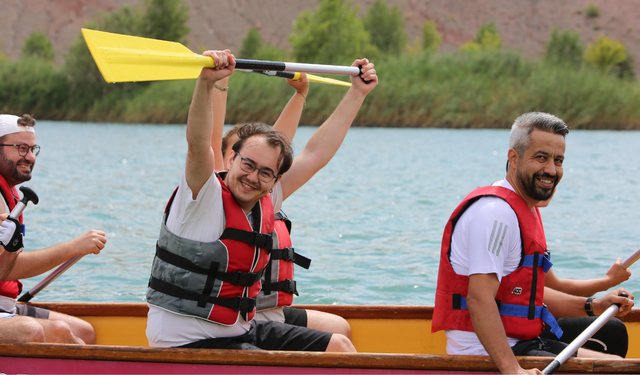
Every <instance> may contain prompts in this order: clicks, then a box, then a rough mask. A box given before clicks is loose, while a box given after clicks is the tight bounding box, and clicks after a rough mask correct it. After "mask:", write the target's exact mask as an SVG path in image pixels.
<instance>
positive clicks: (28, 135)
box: [0, 132, 36, 187]
mask: <svg viewBox="0 0 640 375" xmlns="http://www.w3.org/2000/svg"><path fill="white" fill-rule="evenodd" d="M1 143H3V144H16V145H20V144H27V145H29V146H35V145H36V135H35V133H32V132H18V133H13V134H7V135H5V136H4V137H3V139H2V142H1ZM35 164H36V156H35V155H34V154H33V152H31V151H29V152H28V153H27V155H25V156H20V154H19V153H18V148H17V147H15V146H2V147H0V174H1V175H2V176H3V177H4V178H5V180H7V183H8V184H9V186H12V187H13V186H16V185H18V184H21V183H23V182H25V181H29V180H31V171H33V167H34V166H35Z"/></svg>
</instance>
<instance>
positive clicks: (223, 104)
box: [211, 77, 229, 171]
mask: <svg viewBox="0 0 640 375" xmlns="http://www.w3.org/2000/svg"><path fill="white" fill-rule="evenodd" d="M214 88H215V89H214V90H213V134H212V136H211V148H212V149H213V156H214V158H213V159H214V160H215V168H216V170H217V171H221V170H223V169H224V163H223V159H224V155H222V136H223V134H224V118H225V115H226V113H227V92H228V91H227V90H228V89H229V77H225V78H223V79H221V80H219V81H218V82H217V83H216V84H215V85H214Z"/></svg>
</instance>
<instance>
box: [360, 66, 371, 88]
mask: <svg viewBox="0 0 640 375" xmlns="http://www.w3.org/2000/svg"><path fill="white" fill-rule="evenodd" d="M358 69H360V74H358V75H359V76H360V79H361V80H362V82H364V83H366V84H367V85H368V84H370V83H371V81H366V80H365V79H364V78H362V65H358Z"/></svg>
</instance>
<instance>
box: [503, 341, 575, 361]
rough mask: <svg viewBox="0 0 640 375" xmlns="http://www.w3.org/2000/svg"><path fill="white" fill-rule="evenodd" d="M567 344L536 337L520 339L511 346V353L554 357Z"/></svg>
mask: <svg viewBox="0 0 640 375" xmlns="http://www.w3.org/2000/svg"><path fill="white" fill-rule="evenodd" d="M566 347H567V344H565V343H564V342H561V341H557V340H549V339H543V338H540V337H536V338H535V339H531V340H522V341H520V342H518V343H517V344H515V345H514V346H512V347H511V350H512V351H513V354H515V355H528V356H533V357H555V356H556V355H558V354H560V352H561V351H563V350H564V348H566ZM576 355H577V352H576V353H573V355H572V357H575V356H576Z"/></svg>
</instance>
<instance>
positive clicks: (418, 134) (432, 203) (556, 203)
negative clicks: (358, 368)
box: [25, 121, 640, 305]
mask: <svg viewBox="0 0 640 375" xmlns="http://www.w3.org/2000/svg"><path fill="white" fill-rule="evenodd" d="M185 129H186V127H185V126H184V125H122V124H89V123H68V122H47V121H39V122H38V125H37V132H38V133H37V137H38V143H39V144H40V145H41V146H42V151H41V153H40V156H39V157H38V161H37V164H36V167H35V169H34V178H33V179H32V180H31V181H30V182H28V183H27V184H26V185H27V186H29V187H31V188H33V189H34V190H35V191H36V192H37V193H38V195H39V197H40V204H39V205H37V206H33V205H30V206H29V207H28V208H27V211H26V212H25V215H26V223H27V238H26V240H25V244H26V249H27V250H30V249H40V248H44V247H47V246H51V245H54V244H57V243H60V242H64V241H68V240H71V239H73V238H75V237H77V236H79V235H81V234H82V233H84V232H86V231H87V230H89V229H101V230H103V231H105V232H106V233H107V237H108V243H107V247H106V248H105V250H104V251H103V252H102V253H101V254H100V255H89V256H86V257H84V258H83V259H82V260H81V261H80V262H79V263H77V264H76V265H74V266H73V267H72V268H71V269H69V270H68V271H67V272H66V273H65V274H63V275H62V276H61V277H60V278H59V279H57V280H56V281H54V283H52V284H51V285H50V286H49V287H48V288H47V289H45V290H44V291H42V292H41V293H40V294H39V295H38V296H36V297H35V298H34V301H92V302H142V301H144V296H145V292H146V285H147V281H148V276H149V268H150V265H151V261H152V259H153V254H154V251H155V241H156V237H157V234H158V232H159V223H160V220H161V217H162V212H163V210H164V207H165V204H166V201H167V199H168V198H169V196H170V195H171V192H172V191H173V189H174V188H175V187H176V186H177V184H178V182H179V181H180V177H181V175H182V170H183V167H184V161H185V154H186V141H185ZM315 129H316V128H314V127H301V128H300V129H299V130H298V133H297V134H296V138H295V140H294V147H295V149H296V152H299V151H301V150H302V149H303V148H304V145H305V143H306V141H307V140H308V139H309V137H310V136H311V134H313V132H314V131H315ZM507 139H508V131H506V130H447V129H377V128H374V129H370V128H354V129H351V130H350V131H349V134H348V136H347V139H346V140H345V142H344V144H343V145H342V147H341V149H340V150H339V151H338V153H337V154H336V156H335V157H334V158H333V160H332V161H331V162H330V163H329V165H327V166H326V167H325V168H324V169H323V170H322V171H320V172H319V173H318V174H317V175H316V176H315V177H314V178H313V179H312V180H311V181H310V182H308V183H307V184H306V185H305V186H304V187H302V188H301V189H300V190H299V191H297V192H296V193H295V194H294V195H293V196H292V197H290V198H289V199H288V200H287V201H285V202H284V206H283V208H284V210H285V212H286V213H287V215H288V216H289V217H290V218H291V219H292V220H293V231H292V238H293V243H294V246H295V247H296V249H297V250H298V251H299V252H300V253H302V254H304V255H307V256H309V257H310V258H312V259H313V262H312V264H311V269H309V270H303V269H298V270H297V273H296V279H297V280H298V281H299V283H300V284H299V290H300V297H298V298H296V300H295V302H296V303H311V304H315V303H322V304H382V305H391V304H400V305H411V304H419V305H422V304H433V302H434V291H435V285H436V278H437V268H438V259H439V258H438V257H439V247H440V240H441V236H442V230H443V228H444V225H445V223H446V220H447V218H448V217H449V215H450V214H451V211H452V210H453V209H454V208H455V206H456V205H457V204H458V202H459V201H460V200H461V199H462V198H463V197H464V196H465V195H466V194H467V193H468V192H469V191H471V190H472V189H473V188H475V187H477V186H481V185H487V184H491V183H492V182H494V181H496V180H498V179H502V178H503V177H504V168H505V162H506V152H507ZM638 146H640V132H610V131H573V132H571V133H570V134H569V135H568V138H567V152H566V161H565V175H564V178H563V180H562V182H561V183H560V185H559V187H558V192H557V193H556V195H555V197H554V200H553V202H552V203H551V204H550V205H549V207H547V208H544V209H543V210H542V215H543V220H544V223H545V228H546V233H547V242H548V245H549V248H550V249H551V250H552V251H553V256H552V260H553V261H554V263H555V266H554V269H555V272H556V274H558V275H559V276H560V277H567V278H586V277H600V276H602V275H604V273H605V272H606V270H607V269H608V268H609V266H610V265H611V264H612V263H613V261H614V260H615V258H616V257H622V258H623V259H624V258H626V257H627V256H628V255H630V254H631V253H633V252H634V251H635V250H636V249H637V248H638V247H640V233H639V231H638V222H639V219H640V212H638V209H637V207H638V203H640V192H639V190H638V187H639V186H640V174H639V173H638V167H639V166H640V152H638ZM634 267H640V266H639V265H636V266H634ZM632 270H633V268H632ZM41 279H42V277H38V278H33V279H30V280H27V281H25V290H28V289H29V288H30V287H32V286H34V285H35V284H36V283H37V282H38V281H39V280H41ZM624 286H626V287H627V288H629V289H630V290H631V291H632V292H638V291H640V282H639V281H638V279H637V278H635V276H632V278H631V279H630V280H629V281H628V282H626V283H625V284H624Z"/></svg>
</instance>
